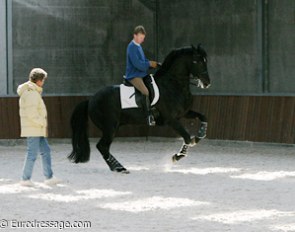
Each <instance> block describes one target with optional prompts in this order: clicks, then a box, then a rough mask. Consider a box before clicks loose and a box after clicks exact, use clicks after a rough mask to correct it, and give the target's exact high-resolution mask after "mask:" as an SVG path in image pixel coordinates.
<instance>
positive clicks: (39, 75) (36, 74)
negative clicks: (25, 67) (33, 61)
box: [29, 68, 47, 83]
mask: <svg viewBox="0 0 295 232" xmlns="http://www.w3.org/2000/svg"><path fill="white" fill-rule="evenodd" d="M46 78H47V72H45V71H44V70H43V69H42V68H34V69H32V71H31V72H30V75H29V80H30V81H32V82H34V83H36V82H37V81H43V79H46Z"/></svg>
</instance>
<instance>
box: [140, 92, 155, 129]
mask: <svg viewBox="0 0 295 232" xmlns="http://www.w3.org/2000/svg"><path fill="white" fill-rule="evenodd" d="M142 107H143V110H144V112H145V114H146V116H147V124H148V125H149V126H155V125H156V121H155V118H154V115H153V114H152V110H151V103H150V99H149V96H146V95H142Z"/></svg>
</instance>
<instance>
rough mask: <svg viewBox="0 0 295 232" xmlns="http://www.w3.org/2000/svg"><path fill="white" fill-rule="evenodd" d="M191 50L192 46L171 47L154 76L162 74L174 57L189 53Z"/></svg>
mask: <svg viewBox="0 0 295 232" xmlns="http://www.w3.org/2000/svg"><path fill="white" fill-rule="evenodd" d="M192 52H193V48H192V47H183V48H177V49H173V50H172V51H171V52H170V53H169V54H168V55H167V56H166V58H165V60H164V62H163V64H162V65H161V67H160V69H159V70H158V71H157V72H156V73H155V76H160V75H164V74H165V73H166V72H167V71H168V70H169V68H170V66H171V65H172V63H173V62H174V60H175V59H177V58H179V56H182V55H191V54H192Z"/></svg>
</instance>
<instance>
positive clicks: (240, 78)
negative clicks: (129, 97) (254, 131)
mask: <svg viewBox="0 0 295 232" xmlns="http://www.w3.org/2000/svg"><path fill="white" fill-rule="evenodd" d="M294 8H295V1H294V0H282V1H281V0H269V1H260V0H248V1H245V0H227V1H222V0H210V1H207V0H198V1H195V0H184V1H178V0H161V1H159V25H158V27H159V29H158V32H159V34H158V39H159V54H160V59H163V58H164V56H165V55H166V54H167V52H169V50H171V49H172V48H174V47H180V46H183V45H186V44H191V43H193V44H197V43H199V42H201V43H203V44H204V45H205V47H206V50H207V52H208V54H209V73H210V74H211V80H212V87H211V88H210V89H209V90H205V92H204V91H200V90H197V91H196V90H195V93H200V92H204V93H214V94H215V93H221V94H231V93H233V94H241V93H242V94H263V93H268V92H271V93H273V94H276V93H279V94H280V93H287V94H288V93H289V94H290V93H291V94H292V93H294V85H295V78H294V72H295V66H294V60H295V59H294V58H295V57H294V51H295V43H294V41H295V25H294Z"/></svg>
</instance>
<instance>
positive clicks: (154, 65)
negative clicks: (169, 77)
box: [150, 61, 158, 68]
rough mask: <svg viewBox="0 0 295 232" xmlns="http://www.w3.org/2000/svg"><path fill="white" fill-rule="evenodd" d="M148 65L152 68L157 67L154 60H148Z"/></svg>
mask: <svg viewBox="0 0 295 232" xmlns="http://www.w3.org/2000/svg"><path fill="white" fill-rule="evenodd" d="M150 66H151V67H152V68H157V66H158V63H157V62H156V61H150Z"/></svg>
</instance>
